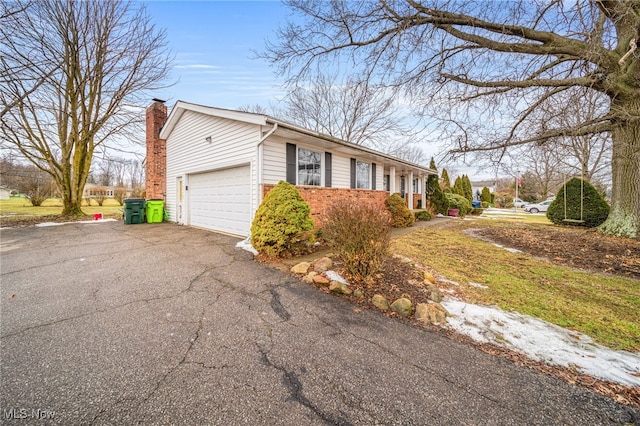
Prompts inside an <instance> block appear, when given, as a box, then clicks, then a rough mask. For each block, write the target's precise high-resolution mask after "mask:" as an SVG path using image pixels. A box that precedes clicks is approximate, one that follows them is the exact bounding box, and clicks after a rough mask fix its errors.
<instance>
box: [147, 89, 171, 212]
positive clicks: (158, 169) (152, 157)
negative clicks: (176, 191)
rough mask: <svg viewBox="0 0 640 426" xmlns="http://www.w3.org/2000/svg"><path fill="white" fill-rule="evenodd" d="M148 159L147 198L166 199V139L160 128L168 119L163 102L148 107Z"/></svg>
mask: <svg viewBox="0 0 640 426" xmlns="http://www.w3.org/2000/svg"><path fill="white" fill-rule="evenodd" d="M146 121H147V134H146V143H147V160H146V178H147V179H146V184H145V191H146V198H147V199H149V200H152V199H156V200H164V199H165V197H166V192H167V183H166V178H167V177H166V170H167V150H166V141H165V140H164V139H160V130H161V129H162V126H164V123H165V122H166V121H167V107H166V105H164V104H163V103H161V102H154V103H153V104H151V106H149V108H147V116H146Z"/></svg>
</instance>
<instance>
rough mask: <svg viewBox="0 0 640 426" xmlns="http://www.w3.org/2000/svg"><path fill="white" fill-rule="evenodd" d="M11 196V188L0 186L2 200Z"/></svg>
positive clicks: (0, 198)
mask: <svg viewBox="0 0 640 426" xmlns="http://www.w3.org/2000/svg"><path fill="white" fill-rule="evenodd" d="M9 198H11V190H10V189H9V188H5V187H4V186H0V200H8V199H9Z"/></svg>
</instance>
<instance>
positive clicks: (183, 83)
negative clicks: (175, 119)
mask: <svg viewBox="0 0 640 426" xmlns="http://www.w3.org/2000/svg"><path fill="white" fill-rule="evenodd" d="M147 9H148V11H149V13H150V14H151V17H152V19H153V22H154V23H155V24H156V25H157V26H158V27H160V28H164V29H166V30H167V33H168V37H169V47H170V49H171V50H172V52H173V54H174V55H175V61H174V68H173V72H172V75H171V78H172V81H176V80H177V81H178V82H177V84H176V85H174V86H172V87H170V88H168V89H164V90H162V91H159V92H157V93H155V94H154V96H155V97H158V98H161V99H166V100H167V101H168V102H167V104H168V105H169V106H170V107H171V106H172V105H173V104H174V103H175V102H176V101H178V100H183V101H187V102H193V103H198V104H203V105H209V106H215V107H222V108H230V109H236V108H238V107H241V106H245V105H254V104H261V105H264V106H267V105H268V104H269V102H270V101H271V102H275V101H276V100H277V98H278V97H279V96H280V95H281V92H280V90H279V88H278V85H279V84H280V83H281V81H279V80H278V78H277V77H276V76H275V74H274V72H273V71H272V69H271V68H270V67H269V66H268V64H267V63H266V62H265V61H263V60H260V59H252V56H254V54H253V53H252V50H258V51H260V50H263V49H264V47H265V41H266V39H267V38H271V39H275V31H276V29H277V28H278V27H279V26H280V25H282V24H284V23H285V21H286V17H287V15H288V14H289V10H288V9H287V8H285V6H284V5H282V3H280V2H279V1H150V2H147Z"/></svg>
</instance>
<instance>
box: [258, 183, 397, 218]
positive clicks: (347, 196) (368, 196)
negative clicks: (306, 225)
mask: <svg viewBox="0 0 640 426" xmlns="http://www.w3.org/2000/svg"><path fill="white" fill-rule="evenodd" d="M274 186H275V185H262V196H263V198H264V196H265V195H267V193H268V192H269V191H271V189H272V188H273V187H274ZM296 188H297V189H298V191H299V192H300V195H301V196H302V198H303V199H304V200H305V201H306V202H307V203H308V204H309V207H310V208H311V217H312V218H313V221H314V223H315V224H316V227H318V226H320V224H321V223H322V215H323V213H324V209H325V208H327V207H328V206H330V205H331V204H332V203H333V202H334V201H339V200H340V201H342V200H349V201H353V202H354V203H373V204H378V205H380V206H382V207H384V202H385V200H386V199H387V198H388V197H389V193H388V192H387V191H372V190H366V189H348V188H325V187H321V186H296Z"/></svg>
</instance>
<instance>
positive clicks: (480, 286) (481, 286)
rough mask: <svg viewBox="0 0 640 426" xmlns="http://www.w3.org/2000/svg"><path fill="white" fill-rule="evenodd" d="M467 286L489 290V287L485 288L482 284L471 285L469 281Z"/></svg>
mask: <svg viewBox="0 0 640 426" xmlns="http://www.w3.org/2000/svg"><path fill="white" fill-rule="evenodd" d="M469 285H470V286H471V287H475V288H489V287H487V286H486V285H484V284H480V283H473V282H471V281H469Z"/></svg>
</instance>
